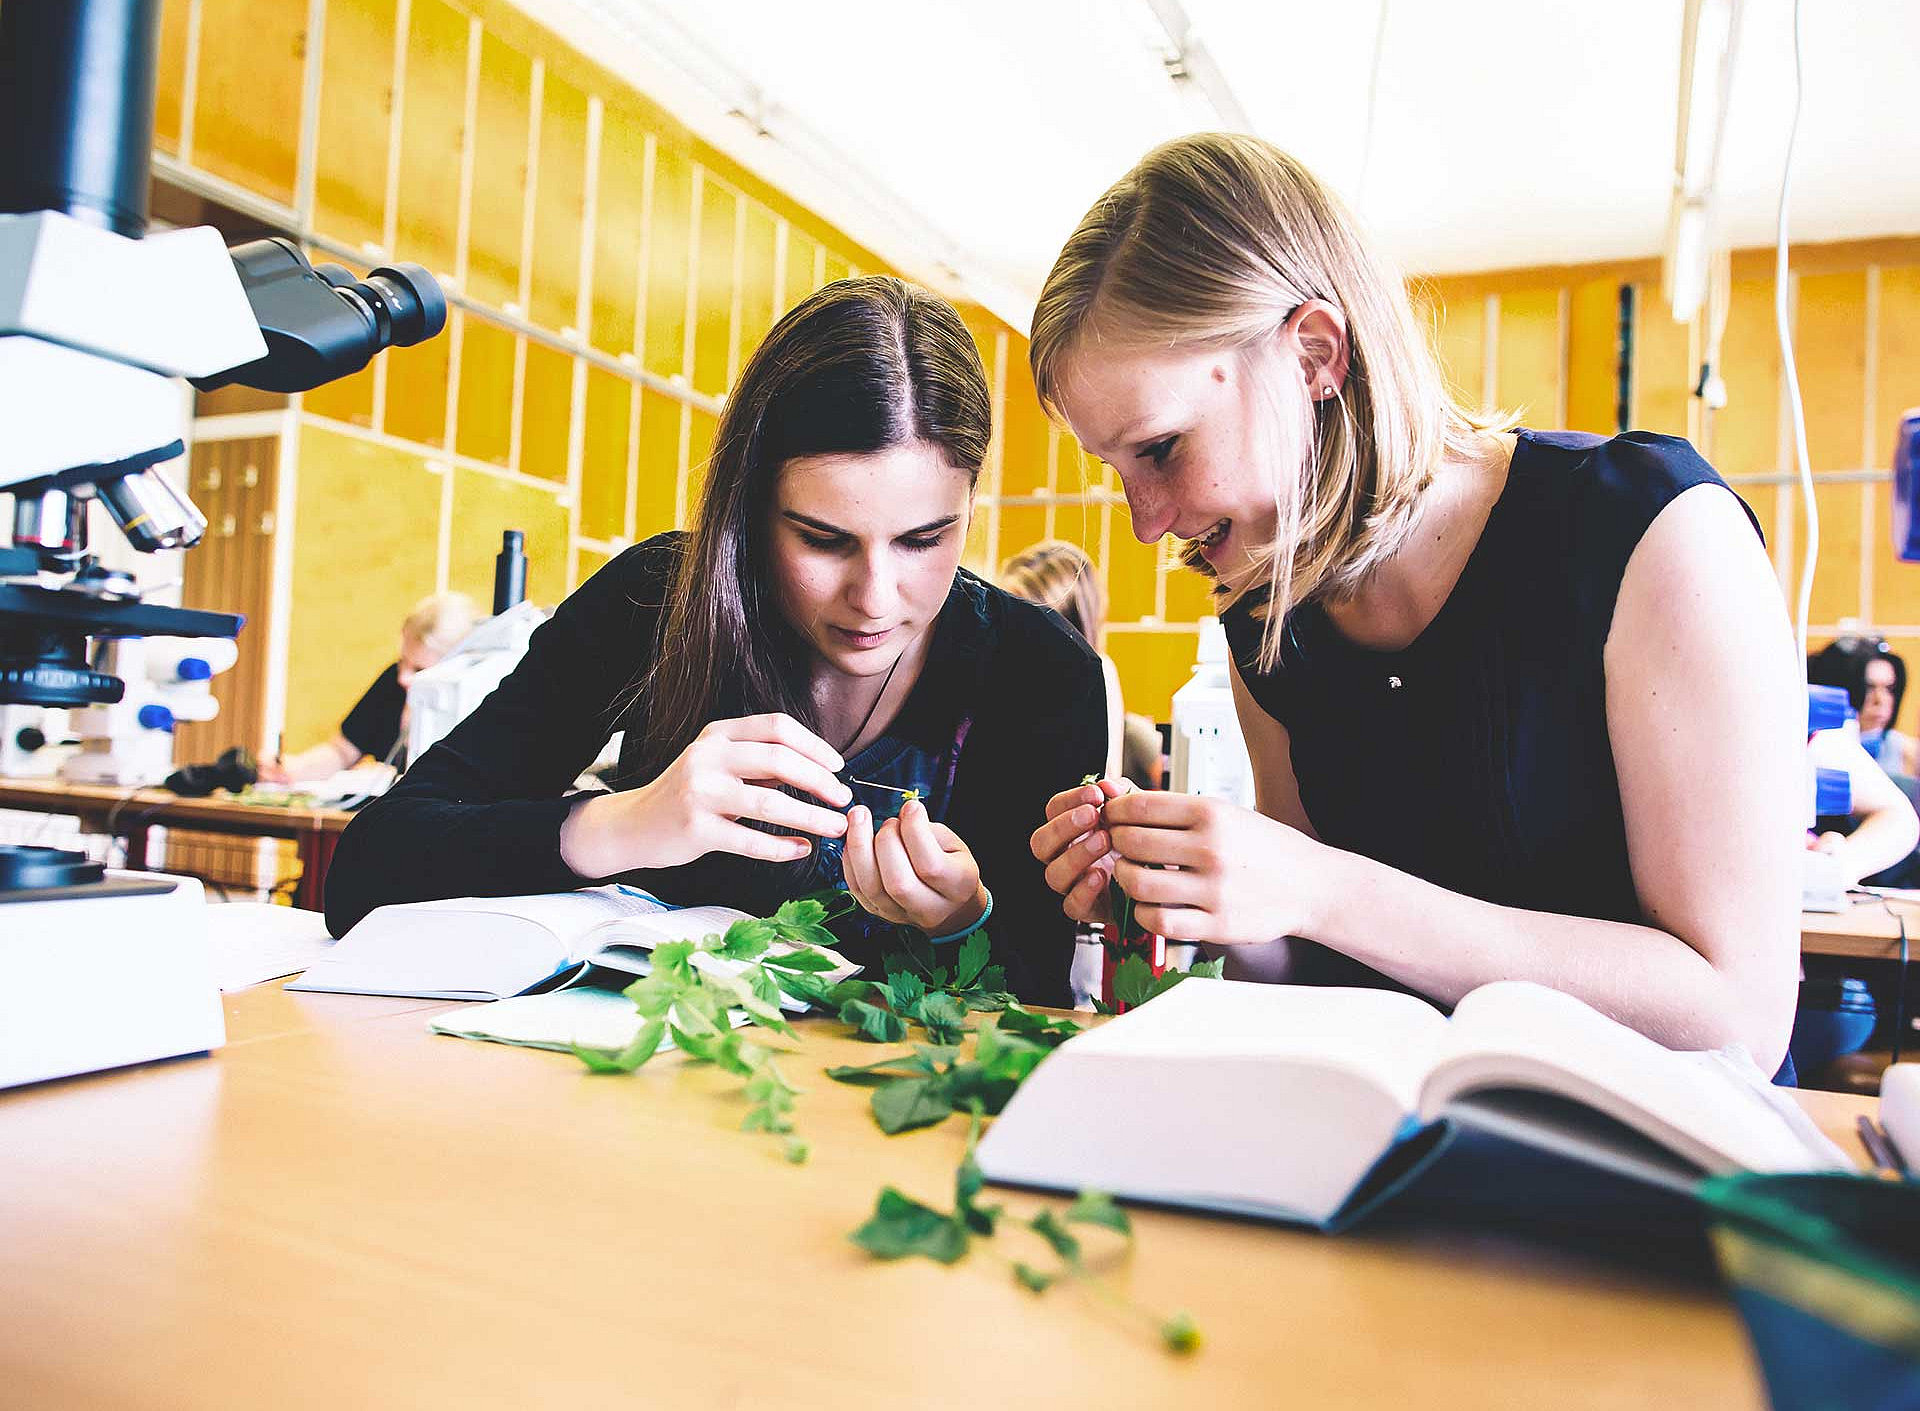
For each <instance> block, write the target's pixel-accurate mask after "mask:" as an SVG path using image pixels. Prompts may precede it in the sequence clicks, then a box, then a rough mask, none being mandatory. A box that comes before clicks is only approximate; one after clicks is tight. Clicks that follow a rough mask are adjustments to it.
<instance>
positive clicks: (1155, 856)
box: [1103, 793, 1343, 945]
mask: <svg viewBox="0 0 1920 1411" xmlns="http://www.w3.org/2000/svg"><path fill="white" fill-rule="evenodd" d="M1104 814H1105V817H1104V819H1103V822H1104V824H1105V827H1104V830H1103V831H1105V832H1106V833H1107V835H1108V837H1109V839H1110V840H1111V847H1112V850H1113V852H1114V853H1116V854H1117V855H1118V856H1117V859H1116V860H1115V861H1114V862H1113V864H1112V867H1113V875H1114V877H1115V879H1116V880H1117V881H1118V882H1119V883H1120V885H1121V886H1122V887H1124V888H1125V889H1126V893H1127V895H1128V896H1130V897H1132V898H1133V901H1134V909H1133V914H1134V918H1135V919H1136V920H1137V921H1138V922H1139V924H1140V925H1141V926H1142V927H1143V928H1145V929H1146V930H1148V931H1153V932H1156V933H1157V934H1159V935H1162V936H1165V937H1166V938H1167V939H1168V940H1170V941H1206V942H1210V943H1212V944H1214V945H1263V944H1265V943H1266V942H1268V941H1272V940H1275V939H1277V938H1279V937H1282V936H1309V937H1311V936H1312V935H1313V934H1314V933H1315V931H1316V930H1317V929H1318V923H1319V920H1320V918H1321V917H1323V916H1324V915H1326V913H1327V910H1328V909H1329V908H1330V906H1331V905H1332V904H1333V903H1334V902H1335V900H1336V899H1337V897H1338V889H1339V881H1338V877H1337V871H1338V863H1339V859H1340V858H1341V857H1342V856H1343V854H1341V853H1340V852H1339V851H1337V850H1336V849H1333V848H1330V847H1328V846H1326V844H1324V843H1320V842H1316V841H1315V840H1314V839H1312V838H1309V837H1308V836H1307V835H1306V834H1305V833H1302V832H1300V831H1299V830H1298V829H1294V828H1289V827H1288V826H1287V825H1286V824H1284V823H1280V822H1277V821H1275V820H1274V819H1271V818H1268V817H1266V816H1265V815H1264V814H1259V813H1255V812H1254V811H1253V810H1251V809H1246V808H1241V807H1239V806H1238V805H1236V804H1231V803H1227V802H1226V801H1225V800H1222V799H1210V798H1201V797H1196V796H1194V795H1191V794H1164V793H1131V794H1126V795H1123V796H1122V797H1120V798H1117V799H1114V800H1112V801H1111V802H1110V803H1108V804H1107V805H1106V807H1105V809H1104Z"/></svg>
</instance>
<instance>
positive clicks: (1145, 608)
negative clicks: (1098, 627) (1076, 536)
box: [1107, 505, 1160, 622]
mask: <svg viewBox="0 0 1920 1411" xmlns="http://www.w3.org/2000/svg"><path fill="white" fill-rule="evenodd" d="M1107 555H1108V558H1107V620H1108V621H1109V622H1138V621H1139V620H1140V619H1141V618H1143V617H1152V616H1153V615H1154V611H1155V607H1154V604H1155V602H1156V599H1157V594H1158V591H1159V590H1158V581H1159V580H1158V573H1157V569H1156V565H1157V564H1158V563H1159V561H1160V552H1159V549H1158V548H1157V547H1156V546H1155V545H1153V544H1143V543H1141V542H1140V541H1139V540H1138V539H1136V538H1134V537H1133V520H1132V517H1131V516H1129V515H1128V513H1127V507H1126V506H1125V505H1115V506H1114V507H1113V531H1112V533H1111V534H1110V535H1109V537H1108V541H1107Z"/></svg>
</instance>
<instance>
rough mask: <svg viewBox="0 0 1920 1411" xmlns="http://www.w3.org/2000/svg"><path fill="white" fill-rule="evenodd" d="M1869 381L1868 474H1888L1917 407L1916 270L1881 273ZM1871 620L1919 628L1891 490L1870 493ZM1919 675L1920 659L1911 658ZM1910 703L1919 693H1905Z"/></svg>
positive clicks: (1917, 581)
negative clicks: (1906, 415)
mask: <svg viewBox="0 0 1920 1411" xmlns="http://www.w3.org/2000/svg"><path fill="white" fill-rule="evenodd" d="M1874 364H1875V377H1874V397H1873V407H1874V418H1873V422H1874V424H1873V428H1872V429H1873V435H1874V456H1873V463H1872V464H1873V468H1874V469H1876V470H1887V471H1890V470H1891V469H1892V468H1893V443H1894V437H1895V435H1896V434H1897V433H1898V431H1899V427H1900V417H1901V414H1902V413H1903V412H1906V411H1908V410H1910V409H1912V408H1915V407H1920V268H1916V267H1912V266H1908V267H1900V266H1894V267H1890V268H1887V269H1883V270H1881V271H1880V316H1879V338H1878V339H1877V340H1876V347H1875V355H1874ZM1874 491H1875V496H1876V501H1877V503H1876V513H1875V516H1874V526H1875V527H1874V538H1875V543H1874V545H1873V552H1874V572H1873V618H1874V621H1876V622H1891V623H1896V624H1902V625H1907V626H1911V625H1913V624H1915V623H1920V564H1914V563H1901V562H1900V561H1899V560H1898V559H1896V558H1895V557H1894V555H1893V487H1892V486H1891V485H1878V486H1875V487H1874ZM1909 660H1910V664H1911V665H1912V666H1913V667H1914V668H1915V669H1916V671H1920V658H1910V659H1909ZM1908 694H1909V699H1911V698H1913V697H1916V696H1920V690H1915V691H1911V692H1909V693H1908Z"/></svg>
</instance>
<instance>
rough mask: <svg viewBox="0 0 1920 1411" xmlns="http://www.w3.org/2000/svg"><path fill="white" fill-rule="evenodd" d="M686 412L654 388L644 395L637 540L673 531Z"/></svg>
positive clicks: (636, 494)
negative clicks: (682, 414) (681, 429)
mask: <svg viewBox="0 0 1920 1411" xmlns="http://www.w3.org/2000/svg"><path fill="white" fill-rule="evenodd" d="M682 410H683V408H682V405H681V404H680V403H679V402H676V401H674V400H673V399H672V398H671V397H667V396H663V395H661V394H660V393H658V392H655V391H653V390H652V389H651V388H642V389H641V392H640V457H639V459H640V464H639V469H638V471H637V472H636V478H635V481H634V487H633V494H634V525H633V537H634V538H635V539H636V540H641V539H647V538H650V537H652V536H653V535H655V534H659V533H661V532H662V531H664V530H668V529H672V528H673V527H674V523H673V496H674V487H675V486H676V485H677V484H678V483H679V479H680V417H681V412H682Z"/></svg>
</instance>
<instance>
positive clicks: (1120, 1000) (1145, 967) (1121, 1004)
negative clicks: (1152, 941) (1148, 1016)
mask: <svg viewBox="0 0 1920 1411" xmlns="http://www.w3.org/2000/svg"><path fill="white" fill-rule="evenodd" d="M1152 992H1153V967H1152V966H1151V965H1149V964H1147V960H1146V957H1145V956H1140V955H1130V956H1128V957H1127V958H1126V959H1125V960H1123V961H1121V962H1120V964H1119V966H1118V968H1116V969H1115V970H1114V972H1113V1003H1114V1007H1115V1008H1116V1009H1132V1008H1134V1007H1135V1006H1136V1005H1141V1004H1145V1003H1146V1002H1147V998H1148V996H1149V995H1151V994H1152Z"/></svg>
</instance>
